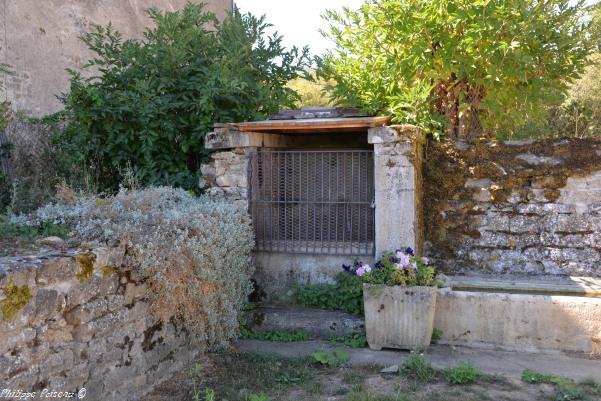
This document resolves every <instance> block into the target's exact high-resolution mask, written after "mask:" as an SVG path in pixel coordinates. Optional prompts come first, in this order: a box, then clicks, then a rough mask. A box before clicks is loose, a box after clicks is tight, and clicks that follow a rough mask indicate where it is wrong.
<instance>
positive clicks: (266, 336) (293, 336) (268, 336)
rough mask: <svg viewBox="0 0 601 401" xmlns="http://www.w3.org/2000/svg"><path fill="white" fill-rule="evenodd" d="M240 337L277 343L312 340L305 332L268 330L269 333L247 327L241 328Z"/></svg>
mask: <svg viewBox="0 0 601 401" xmlns="http://www.w3.org/2000/svg"><path fill="white" fill-rule="evenodd" d="M240 337H241V338H243V339H247V340H263V341H276V342H284V343H290V342H296V341H309V340H310V339H311V338H310V337H309V334H307V332H305V331H303V330H294V331H287V330H267V331H256V330H252V329H248V328H245V327H241V328H240Z"/></svg>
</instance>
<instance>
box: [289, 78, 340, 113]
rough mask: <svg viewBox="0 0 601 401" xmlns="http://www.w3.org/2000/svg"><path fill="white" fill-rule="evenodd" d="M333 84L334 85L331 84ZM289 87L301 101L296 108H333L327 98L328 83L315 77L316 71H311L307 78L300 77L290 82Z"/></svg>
mask: <svg viewBox="0 0 601 401" xmlns="http://www.w3.org/2000/svg"><path fill="white" fill-rule="evenodd" d="M330 84H332V83H330ZM288 87H289V88H291V89H292V90H294V91H295V92H297V93H298V94H299V96H300V99H299V100H298V101H297V103H296V105H295V106H296V107H302V106H312V107H329V106H332V102H331V100H330V99H329V98H328V96H327V92H326V89H325V88H326V83H325V82H324V81H322V80H320V79H318V78H317V77H316V76H315V72H314V71H310V72H309V74H307V76H306V77H298V78H295V79H293V80H292V81H290V82H288Z"/></svg>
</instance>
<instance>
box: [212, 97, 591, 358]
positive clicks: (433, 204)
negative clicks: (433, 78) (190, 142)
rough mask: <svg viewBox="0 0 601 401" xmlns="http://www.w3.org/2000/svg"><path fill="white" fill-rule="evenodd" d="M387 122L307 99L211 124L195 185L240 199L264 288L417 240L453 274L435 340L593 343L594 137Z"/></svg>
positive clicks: (323, 277) (285, 289) (270, 291)
mask: <svg viewBox="0 0 601 401" xmlns="http://www.w3.org/2000/svg"><path fill="white" fill-rule="evenodd" d="M389 121H390V120H389V118H388V117H385V116H376V117H374V116H366V115H361V114H358V113H356V112H354V111H352V110H344V109H304V110H301V111H298V112H282V113H279V114H277V115H275V116H274V117H272V119H270V120H267V121H256V122H247V123H238V124H217V125H216V126H215V129H214V132H212V133H209V134H208V135H207V137H206V147H207V148H209V149H212V150H214V151H215V152H214V153H213V154H212V155H211V161H210V163H208V164H206V165H204V166H203V168H202V173H203V177H204V178H203V180H202V185H204V186H205V188H206V189H207V190H208V192H209V193H210V194H213V195H229V196H233V197H235V198H237V199H238V200H239V201H241V202H245V203H247V204H248V208H249V211H250V213H251V216H252V221H253V226H254V231H255V236H256V251H255V263H256V266H257V272H256V275H255V281H256V284H257V290H258V294H259V295H260V296H262V297H263V299H264V301H266V302H267V303H277V302H280V301H285V300H287V299H289V297H290V296H291V295H292V291H291V288H292V287H293V285H294V284H296V283H299V284H309V283H320V282H332V281H333V278H334V276H335V275H336V274H337V273H338V272H339V271H340V266H341V263H343V262H348V261H349V259H350V258H352V257H355V256H357V257H360V258H361V259H362V260H364V261H365V262H373V261H374V260H375V259H376V258H377V257H379V256H380V255H381V254H382V253H383V252H386V251H391V250H394V249H397V248H400V247H405V246H410V247H412V248H414V249H416V250H417V252H418V253H420V254H426V255H427V256H429V257H431V258H432V259H433V260H435V263H436V265H437V267H439V269H440V270H441V271H442V272H444V273H445V274H446V275H447V276H448V282H447V284H448V287H447V288H444V289H441V290H440V293H439V296H438V302H437V308H436V310H437V312H436V320H435V327H437V328H439V329H441V330H442V331H443V333H444V335H443V340H442V341H443V342H446V343H449V344H458V345H461V344H464V345H465V344H467V345H471V346H473V345H478V344H481V345H482V346H495V347H505V348H509V349H561V350H571V351H580V352H601V348H599V346H600V345H601V299H600V298H599V296H601V280H599V277H601V270H599V267H598V266H599V264H600V262H601V141H599V140H592V139H557V140H545V141H540V142H535V141H505V142H503V141H491V140H482V141H476V142H473V143H466V142H461V141H451V140H445V141H441V142H437V141H432V140H427V139H426V135H425V134H424V133H423V132H422V131H421V130H420V129H418V128H416V127H413V126H389V125H388V124H389ZM457 311H461V313H457ZM493 316H495V318H492V317H493Z"/></svg>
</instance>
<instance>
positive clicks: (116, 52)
mask: <svg viewBox="0 0 601 401" xmlns="http://www.w3.org/2000/svg"><path fill="white" fill-rule="evenodd" d="M148 14H149V16H150V18H151V19H152V20H153V22H154V25H155V26H154V27H153V28H151V29H148V30H147V31H145V33H144V37H143V39H142V40H134V39H129V40H123V38H122V36H121V34H120V33H119V32H117V31H115V30H114V29H113V27H112V26H111V25H110V24H109V25H108V26H106V27H96V28H95V30H94V31H93V32H90V33H87V34H85V35H84V36H83V37H82V40H83V41H84V43H85V44H86V45H87V46H88V47H89V48H90V50H91V51H92V52H93V53H94V58H93V59H92V60H90V61H89V63H88V64H87V66H86V67H85V69H86V70H87V71H88V72H89V73H90V74H92V75H93V76H92V77H91V78H84V76H82V75H80V74H79V73H77V72H73V71H72V72H71V74H72V78H71V89H70V92H69V93H68V94H66V95H64V96H63V102H64V104H65V110H66V119H67V121H68V126H67V128H66V130H65V131H64V132H63V133H62V134H61V135H60V136H59V137H58V138H57V139H58V142H59V144H60V145H61V146H62V148H63V149H64V150H65V153H66V154H71V155H73V157H74V158H73V159H72V160H70V163H72V164H75V165H77V164H80V165H82V166H84V165H85V166H89V167H91V168H90V171H92V172H93V174H94V176H95V177H94V179H95V180H97V182H98V187H99V189H101V190H114V189H115V188H116V186H117V185H118V183H119V180H120V174H121V173H122V171H123V170H124V169H125V168H126V166H128V165H130V164H131V169H133V172H134V174H136V175H137V176H138V177H139V179H140V180H141V182H142V184H167V185H174V186H181V187H184V188H188V189H191V188H195V187H196V181H197V175H198V169H199V167H200V163H201V161H202V160H203V158H205V157H206V156H207V154H208V152H207V151H206V150H205V149H204V136H205V134H206V133H207V132H209V131H211V129H212V126H213V124H214V123H215V122H235V121H244V120H254V119H261V118H264V117H265V116H267V115H268V114H270V113H273V112H275V111H277V110H278V109H279V108H281V107H285V106H291V105H293V104H294V102H295V101H296V100H297V99H298V95H297V94H296V93H295V92H294V91H293V90H292V89H290V88H288V87H287V86H286V84H287V82H288V81H290V80H291V79H294V78H295V77H297V76H299V74H300V73H302V71H303V70H304V68H305V67H306V66H307V64H308V49H307V48H305V49H302V50H299V49H297V48H292V49H290V50H286V49H285V48H284V47H283V45H282V38H281V37H280V36H278V35H273V36H269V37H266V35H265V30H266V29H267V28H268V27H269V26H270V25H269V24H267V23H266V22H265V19H264V17H261V18H257V17H254V16H252V15H250V14H244V15H242V14H240V13H239V12H237V11H235V12H234V13H233V15H232V16H230V17H228V18H226V20H225V21H224V22H219V21H218V20H217V18H216V17H215V15H214V14H212V13H210V12H206V11H205V10H204V8H203V6H202V5H195V4H190V3H188V4H187V5H186V6H185V8H184V9H183V10H181V11H176V12H161V11H158V10H156V9H150V10H149V11H148Z"/></svg>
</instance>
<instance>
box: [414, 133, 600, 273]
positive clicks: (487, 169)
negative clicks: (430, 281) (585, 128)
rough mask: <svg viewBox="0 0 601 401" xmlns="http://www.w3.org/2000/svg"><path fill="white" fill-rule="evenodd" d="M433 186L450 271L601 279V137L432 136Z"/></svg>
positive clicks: (435, 244)
mask: <svg viewBox="0 0 601 401" xmlns="http://www.w3.org/2000/svg"><path fill="white" fill-rule="evenodd" d="M424 186H425V188H424V189H425V193H426V197H425V201H424V211H425V220H426V221H425V222H426V239H427V240H428V242H427V252H426V254H428V255H429V256H433V257H434V258H435V259H436V264H437V265H438V266H440V267H441V268H442V269H443V270H445V271H447V272H468V271H469V272H474V271H477V272H484V273H530V274H532V273H536V274H570V275H576V276H578V275H580V276H601V269H600V268H599V265H600V263H601V141H599V140H592V139H559V140H547V141H537V142H534V141H521V142H518V141H514V142H475V143H464V142H452V141H442V142H435V141H430V143H429V144H428V147H427V163H426V173H425V177H424Z"/></svg>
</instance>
